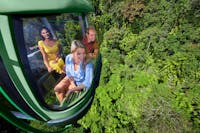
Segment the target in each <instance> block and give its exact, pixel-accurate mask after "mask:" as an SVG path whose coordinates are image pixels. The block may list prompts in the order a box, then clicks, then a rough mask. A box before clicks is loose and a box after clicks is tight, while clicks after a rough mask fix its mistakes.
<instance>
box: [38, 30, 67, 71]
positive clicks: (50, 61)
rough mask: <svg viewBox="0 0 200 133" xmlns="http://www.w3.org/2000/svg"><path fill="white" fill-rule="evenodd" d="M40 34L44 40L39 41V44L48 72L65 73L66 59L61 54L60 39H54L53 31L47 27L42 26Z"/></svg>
mask: <svg viewBox="0 0 200 133" xmlns="http://www.w3.org/2000/svg"><path fill="white" fill-rule="evenodd" d="M40 36H41V38H42V40H40V41H38V46H39V49H40V51H41V53H42V57H43V60H44V64H45V66H46V67H47V70H48V72H52V71H56V72H57V73H59V74H61V73H63V72H64V71H63V67H64V61H63V59H62V58H61V56H60V53H61V46H60V44H59V41H58V40H55V39H53V37H52V34H51V32H50V31H49V29H48V28H46V27H43V28H41V30H40Z"/></svg>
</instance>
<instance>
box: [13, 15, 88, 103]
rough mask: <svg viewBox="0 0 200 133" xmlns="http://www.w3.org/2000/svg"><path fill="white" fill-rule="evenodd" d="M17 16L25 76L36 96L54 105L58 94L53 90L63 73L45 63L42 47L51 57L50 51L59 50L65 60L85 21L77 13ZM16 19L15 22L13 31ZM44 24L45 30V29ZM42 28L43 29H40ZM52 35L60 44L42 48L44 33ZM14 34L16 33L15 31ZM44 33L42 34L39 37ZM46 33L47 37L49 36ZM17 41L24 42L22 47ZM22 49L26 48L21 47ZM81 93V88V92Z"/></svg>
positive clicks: (78, 38) (17, 36)
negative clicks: (50, 68) (49, 68)
mask: <svg viewBox="0 0 200 133" xmlns="http://www.w3.org/2000/svg"><path fill="white" fill-rule="evenodd" d="M17 20H20V26H22V32H23V36H22V37H21V36H20V35H15V36H16V38H18V39H19V38H20V39H21V40H23V41H18V42H17V45H18V49H19V54H20V58H21V61H22V64H23V67H24V72H25V75H26V77H28V78H29V80H30V81H29V82H30V84H31V85H33V86H32V89H33V88H34V90H33V92H35V94H36V97H37V98H38V99H40V100H41V101H42V103H44V104H45V105H46V107H55V105H59V103H58V101H57V98H56V96H55V94H54V87H55V85H56V84H57V83H58V82H59V81H60V80H61V79H62V78H63V77H64V76H65V74H63V73H62V72H61V70H60V71H57V70H54V71H49V70H48V67H47V65H45V61H44V60H45V57H44V55H43V54H42V51H41V47H42V48H43V50H44V51H45V50H46V51H48V50H49V51H50V52H49V53H48V57H47V58H48V59H49V58H51V57H52V58H54V55H53V52H55V51H58V53H57V54H59V57H60V58H61V60H63V61H65V56H66V55H67V54H69V52H70V44H71V42H72V41H73V40H82V38H83V36H84V33H85V25H86V24H85V22H84V19H83V17H82V16H79V15H77V14H59V15H51V16H42V17H40V16H33V17H27V16H20V17H19V18H17ZM17 26H19V25H18V23H16V22H15V23H14V28H15V31H17V30H18V28H16V27H17ZM44 27H45V30H44ZM41 29H42V30H41ZM47 32H48V35H46V36H48V37H52V39H53V40H54V41H53V42H54V43H55V44H56V45H59V46H60V47H59V48H58V49H56V50H55V49H54V48H53V45H54V44H53V43H49V44H50V45H51V44H52V47H51V46H50V47H51V48H45V47H43V46H45V45H46V44H45V40H43V39H44V38H45V37H44V36H45V35H44V34H47ZM15 34H16V33H15ZM42 36H43V37H42ZM48 37H47V38H48ZM19 42H24V46H23V47H21V46H20V45H21V44H19ZM24 50H25V51H24ZM81 93H83V92H81Z"/></svg>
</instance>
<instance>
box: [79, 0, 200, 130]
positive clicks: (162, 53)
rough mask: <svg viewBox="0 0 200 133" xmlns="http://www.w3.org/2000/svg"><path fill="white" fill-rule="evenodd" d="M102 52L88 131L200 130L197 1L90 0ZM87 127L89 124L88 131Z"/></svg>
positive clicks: (199, 16)
mask: <svg viewBox="0 0 200 133" xmlns="http://www.w3.org/2000/svg"><path fill="white" fill-rule="evenodd" d="M92 3H93V5H94V6H95V8H96V15H95V17H94V16H93V15H91V17H90V20H91V21H90V23H91V24H94V25H95V27H96V29H97V33H98V40H99V42H100V44H101V53H102V55H103V68H102V73H101V80H100V86H99V87H98V88H97V90H96V95H95V99H94V102H93V105H92V107H91V109H90V110H89V112H88V114H87V115H86V116H85V117H84V118H83V119H81V120H79V121H78V123H79V124H80V125H82V126H83V127H84V128H85V129H87V130H89V131H90V132H94V133H96V132H98V133H99V132H170V133H171V132H198V131H199V130H200V129H199V125H200V98H199V95H200V84H199V83H200V45H199V44H200V22H199V19H200V3H199V1H198V0H178V1H172V0H159V1H158V0H148V1H141V0H109V1H106V0H92ZM82 131H83V130H82Z"/></svg>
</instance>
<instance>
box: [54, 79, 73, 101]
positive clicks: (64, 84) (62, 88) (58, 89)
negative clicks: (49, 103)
mask: <svg viewBox="0 0 200 133" xmlns="http://www.w3.org/2000/svg"><path fill="white" fill-rule="evenodd" d="M69 85H70V82H69V78H68V77H65V78H63V79H62V80H61V81H60V82H59V83H58V84H57V85H56V86H55V88H54V91H55V94H56V97H57V99H58V101H59V103H61V102H62V101H63V99H64V97H65V93H66V90H67V89H68V86H69Z"/></svg>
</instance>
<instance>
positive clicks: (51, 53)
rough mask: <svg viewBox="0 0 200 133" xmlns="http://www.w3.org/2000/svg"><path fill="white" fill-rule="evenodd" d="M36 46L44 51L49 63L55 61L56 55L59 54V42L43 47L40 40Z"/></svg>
mask: <svg viewBox="0 0 200 133" xmlns="http://www.w3.org/2000/svg"><path fill="white" fill-rule="evenodd" d="M38 46H39V47H42V48H43V49H44V51H45V53H46V54H47V57H48V60H49V61H50V60H55V59H56V56H57V53H58V52H59V47H58V46H59V41H56V42H55V44H54V45H53V46H48V45H45V44H44V42H43V41H42V40H41V41H39V42H38Z"/></svg>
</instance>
